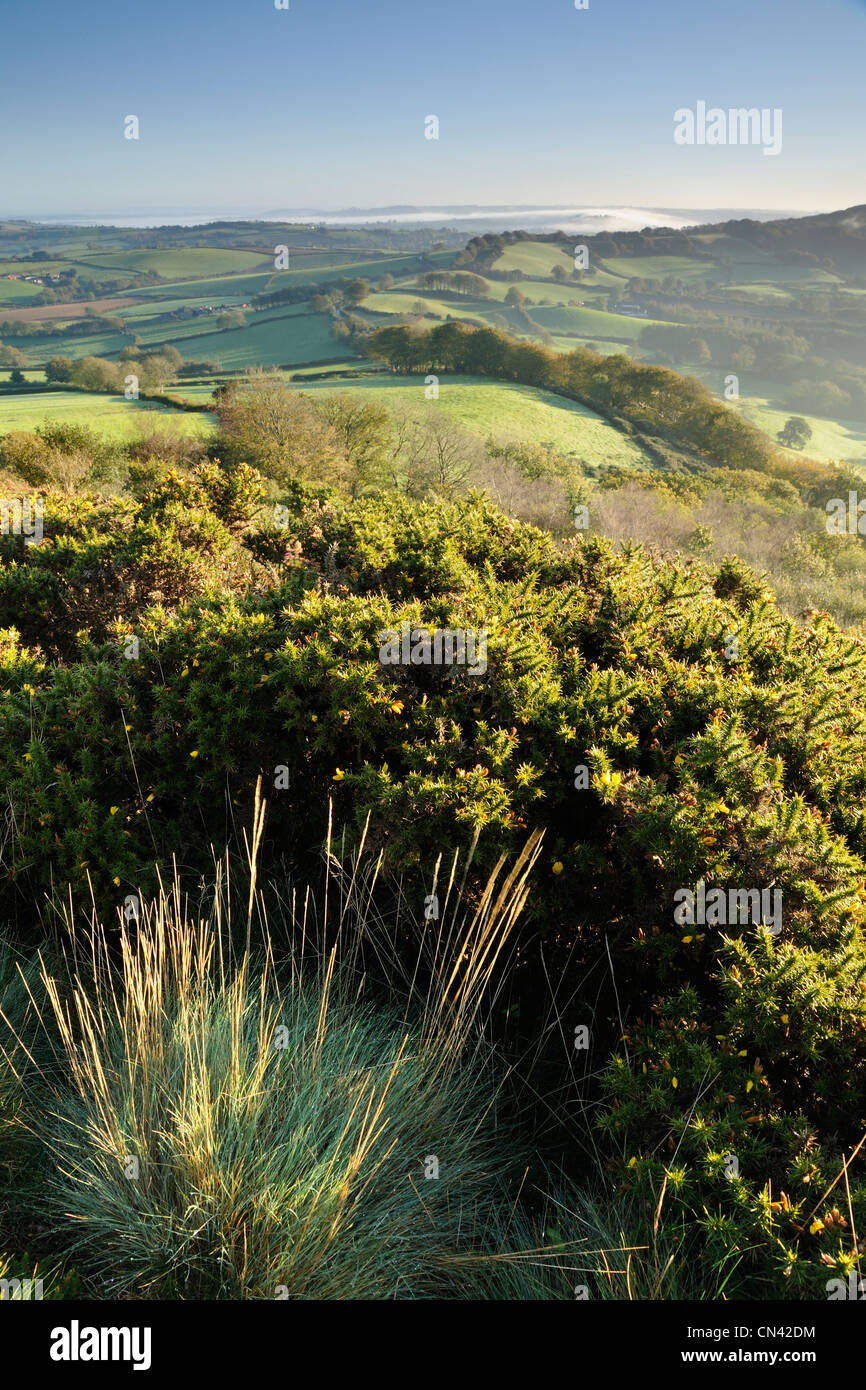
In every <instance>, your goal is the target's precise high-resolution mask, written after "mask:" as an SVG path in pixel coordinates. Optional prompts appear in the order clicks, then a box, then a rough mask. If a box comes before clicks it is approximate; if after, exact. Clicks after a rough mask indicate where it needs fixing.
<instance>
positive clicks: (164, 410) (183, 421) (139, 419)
mask: <svg viewBox="0 0 866 1390" xmlns="http://www.w3.org/2000/svg"><path fill="white" fill-rule="evenodd" d="M157 417H158V418H157ZM45 420H71V421H73V422H74V423H76V424H81V425H90V426H92V427H93V429H95V430H98V431H99V432H100V434H104V435H106V436H108V437H109V438H111V439H124V440H126V439H134V438H135V437H136V435H139V434H141V433H143V432H145V431H146V430H148V429H151V428H152V427H153V426H154V425H155V424H159V425H160V426H170V428H171V429H172V430H176V431H177V432H178V433H179V434H184V435H199V436H205V435H209V434H211V433H212V431H213V429H214V427H215V425H216V417H215V416H213V415H205V414H199V413H197V412H196V413H193V412H192V411H182V410H172V409H171V408H170V407H169V406H165V405H158V404H156V403H155V402H151V401H127V400H125V399H124V397H123V396H103V395H96V394H93V393H90V392H85V391H46V392H40V393H39V394H38V395H32V396H9V397H5V396H2V395H0V434H7V433H9V432H10V431H12V430H35V429H36V426H37V425H41V424H42V423H43V422H44V421H45Z"/></svg>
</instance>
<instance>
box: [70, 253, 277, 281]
mask: <svg viewBox="0 0 866 1390" xmlns="http://www.w3.org/2000/svg"><path fill="white" fill-rule="evenodd" d="M266 260H267V257H266V256H265V255H264V253H262V252H258V251H230V250H224V249H223V248H222V247H215V246H208V247H176V248H174V249H173V250H171V251H109V252H107V253H100V254H99V255H94V256H88V257H87V258H86V260H85V261H84V262H82V264H84V265H92V266H93V267H94V269H96V268H101V267H106V268H110V269H112V270H130V271H136V272H139V273H141V272H144V271H148V270H153V271H155V272H156V274H157V275H159V276H160V277H161V278H162V279H163V280H182V279H192V278H193V277H199V276H202V277H204V276H208V275H231V274H235V273H237V272H239V271H245V270H252V268H253V267H254V266H259V265H261V264H262V263H263V262H265V261H266ZM270 260H271V264H272V265H273V256H271V257H270Z"/></svg>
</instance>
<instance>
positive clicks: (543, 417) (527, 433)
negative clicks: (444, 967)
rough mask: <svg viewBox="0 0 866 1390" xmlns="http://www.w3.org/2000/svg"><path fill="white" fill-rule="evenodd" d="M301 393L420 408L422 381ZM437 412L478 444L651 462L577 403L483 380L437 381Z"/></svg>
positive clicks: (323, 386) (375, 381)
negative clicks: (347, 394)
mask: <svg viewBox="0 0 866 1390" xmlns="http://www.w3.org/2000/svg"><path fill="white" fill-rule="evenodd" d="M304 390H308V391H310V392H313V391H352V392H358V393H361V394H363V395H364V396H365V397H368V398H372V399H373V400H380V401H383V402H384V404H386V405H394V404H396V403H397V402H405V403H406V404H409V405H422V406H423V405H424V404H425V397H424V378H423V377H418V378H406V377H393V376H388V377H386V378H385V379H384V380H382V379H379V378H376V377H362V378H360V379H359V380H357V381H350V382H347V383H346V384H345V385H342V384H341V383H340V382H339V381H322V382H311V383H308V384H306V385H304ZM436 404H437V406H438V407H439V408H440V409H441V410H443V411H444V412H445V413H446V414H448V415H450V416H451V417H452V418H453V419H454V420H456V421H457V422H458V423H459V424H461V425H463V426H464V427H465V428H466V429H468V430H471V431H472V433H473V434H477V435H478V436H479V438H481V439H487V438H488V437H489V436H490V435H493V436H494V437H495V438H496V439H499V440H512V439H525V440H530V441H534V442H535V443H538V444H545V445H547V446H548V447H550V448H553V449H556V450H558V451H559V452H560V453H564V454H574V455H576V456H578V457H580V458H583V459H586V460H587V462H591V463H594V464H602V465H606V466H611V465H613V464H619V465H621V466H624V467H651V466H652V464H651V461H650V460H649V458H648V456H647V455H646V454H644V452H643V450H642V449H640V448H639V447H638V446H637V445H636V444H634V443H632V441H631V440H630V439H628V438H626V436H625V435H623V434H620V432H619V430H616V429H614V427H613V426H612V425H610V424H608V422H607V421H606V420H603V419H602V418H601V417H600V416H598V415H595V414H594V413H593V412H592V411H591V410H587V409H586V407H585V406H582V405H579V404H578V403H577V402H576V401H569V400H565V399H564V398H563V397H560V396H555V395H553V394H552V393H550V392H548V391H541V390H538V389H537V388H535V387H532V386H522V385H519V384H517V383H515V382H503V381H486V380H484V378H482V377H472V376H445V375H443V376H441V377H440V378H439V400H438V402H436Z"/></svg>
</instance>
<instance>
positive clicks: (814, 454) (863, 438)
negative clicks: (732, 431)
mask: <svg viewBox="0 0 866 1390" xmlns="http://www.w3.org/2000/svg"><path fill="white" fill-rule="evenodd" d="M734 404H737V405H738V406H739V410H740V413H741V415H743V417H744V418H745V419H746V420H748V421H749V423H750V424H752V425H757V426H758V428H759V429H762V430H764V431H765V432H766V433H767V434H768V435H770V437H771V438H772V439H775V437H776V434H777V433H778V431H779V430H780V429H781V428H782V426H783V425H784V424H785V421H786V420H789V419H790V418H791V416H792V415H800V416H802V418H803V419H804V420H806V421H807V422H808V424H809V425H811V427H812V438H811V439H810V440H809V442H808V444H807V445H806V447H805V449H803V450H801V451H798V450H787V451H786V452H787V453H790V454H792V455H793V454H794V453H796V452H802V453H803V454H805V455H806V456H807V457H808V458H816V459H826V460H830V459H836V460H838V461H840V462H841V461H843V460H851V461H854V462H857V463H863V462H866V425H860V424H855V423H854V422H852V423H850V424H844V423H842V422H841V421H837V420H822V419H821V418H820V417H819V416H817V415H807V414H806V413H805V412H804V411H802V410H796V411H795V410H778V409H776V408H775V407H774V406H772V405H770V403H769V401H767V400H765V399H761V398H760V397H754V396H744V397H741V399H740V401H739V402H734Z"/></svg>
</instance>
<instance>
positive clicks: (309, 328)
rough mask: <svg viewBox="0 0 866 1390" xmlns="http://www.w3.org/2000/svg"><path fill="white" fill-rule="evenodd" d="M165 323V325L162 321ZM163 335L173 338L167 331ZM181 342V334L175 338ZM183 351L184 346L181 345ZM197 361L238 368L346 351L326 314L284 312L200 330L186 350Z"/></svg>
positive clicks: (321, 357) (326, 356) (319, 357)
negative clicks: (223, 327)
mask: <svg viewBox="0 0 866 1390" xmlns="http://www.w3.org/2000/svg"><path fill="white" fill-rule="evenodd" d="M165 326H166V327H167V326H168V325H165ZM162 339H163V340H164V341H166V342H173V341H174V339H173V338H172V336H171V334H170V333H163V335H162ZM177 341H178V342H180V341H181V339H180V337H178V338H177ZM180 350H181V351H183V348H181V349H180ZM193 350H194V356H195V360H196V361H213V362H217V363H218V364H219V366H220V367H221V368H227V369H232V370H238V369H240V368H243V367H277V366H282V365H290V364H294V363H297V364H298V365H299V366H300V365H301V364H302V363H304V362H318V361H322V360H325V359H329V358H333V359H334V360H335V361H339V360H341V359H342V358H344V357H345V355H346V348H345V345H344V344H342V343H340V342H338V341H337V339H336V338H335V337H334V335H333V334H332V332H331V317H330V315H329V314H286V315H285V316H284V317H280V318H267V319H259V318H258V317H255V318H254V319H253V320H252V322H251V323H249V324H248V325H247V327H246V328H231V329H227V330H224V331H223V332H214V333H199V334H197V335H196V336H195V337H194V338H193V340H192V341H191V342H190V344H189V348H188V352H189V353H192V352H193Z"/></svg>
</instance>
